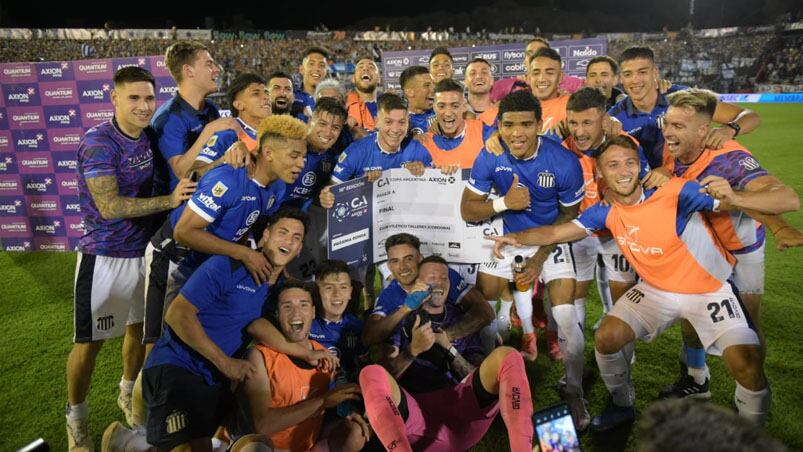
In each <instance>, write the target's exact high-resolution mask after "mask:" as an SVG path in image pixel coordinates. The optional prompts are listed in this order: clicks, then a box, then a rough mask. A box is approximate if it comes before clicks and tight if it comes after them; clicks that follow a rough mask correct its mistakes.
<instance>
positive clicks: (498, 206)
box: [493, 196, 507, 213]
mask: <svg viewBox="0 0 803 452" xmlns="http://www.w3.org/2000/svg"><path fill="white" fill-rule="evenodd" d="M493 206H494V212H496V213H500V212H504V211H505V210H507V206H506V205H505V197H504V196H502V197H500V198H496V199H494V202H493Z"/></svg>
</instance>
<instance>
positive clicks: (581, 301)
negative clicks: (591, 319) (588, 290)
mask: <svg viewBox="0 0 803 452" xmlns="http://www.w3.org/2000/svg"><path fill="white" fill-rule="evenodd" d="M574 311H575V312H576V313H577V321H578V322H579V323H580V329H585V327H586V299H585V298H575V299H574Z"/></svg>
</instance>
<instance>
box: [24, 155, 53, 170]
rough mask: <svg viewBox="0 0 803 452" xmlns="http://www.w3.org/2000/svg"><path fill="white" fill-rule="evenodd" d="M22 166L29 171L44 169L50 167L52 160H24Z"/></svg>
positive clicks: (35, 158)
mask: <svg viewBox="0 0 803 452" xmlns="http://www.w3.org/2000/svg"><path fill="white" fill-rule="evenodd" d="M20 165H21V166H23V167H25V168H28V169H42V168H48V167H50V159H48V158H47V157H32V158H23V159H22V160H20Z"/></svg>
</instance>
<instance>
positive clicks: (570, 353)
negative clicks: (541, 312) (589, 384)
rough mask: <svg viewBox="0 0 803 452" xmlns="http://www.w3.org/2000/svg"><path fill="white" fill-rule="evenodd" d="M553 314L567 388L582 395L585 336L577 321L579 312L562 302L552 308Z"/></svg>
mask: <svg viewBox="0 0 803 452" xmlns="http://www.w3.org/2000/svg"><path fill="white" fill-rule="evenodd" d="M552 316H553V317H554V318H555V322H556V323H557V324H558V343H559V344H560V352H561V355H562V356H563V364H564V366H566V389H567V391H570V392H572V393H575V394H579V395H582V393H583V350H584V349H585V337H584V336H583V330H581V329H580V324H579V323H578V322H577V313H576V312H575V309H574V306H572V305H570V304H562V305H560V306H555V307H553V308H552Z"/></svg>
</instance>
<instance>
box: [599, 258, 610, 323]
mask: <svg viewBox="0 0 803 452" xmlns="http://www.w3.org/2000/svg"><path fill="white" fill-rule="evenodd" d="M597 291H598V292H599V299H600V301H602V314H603V315H605V314H607V313H608V312H610V310H611V309H613V298H611V288H610V286H609V285H608V270H607V269H606V268H605V267H603V266H601V265H597Z"/></svg>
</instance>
